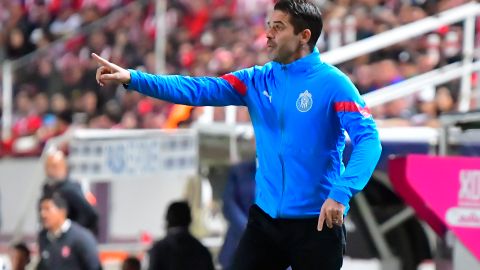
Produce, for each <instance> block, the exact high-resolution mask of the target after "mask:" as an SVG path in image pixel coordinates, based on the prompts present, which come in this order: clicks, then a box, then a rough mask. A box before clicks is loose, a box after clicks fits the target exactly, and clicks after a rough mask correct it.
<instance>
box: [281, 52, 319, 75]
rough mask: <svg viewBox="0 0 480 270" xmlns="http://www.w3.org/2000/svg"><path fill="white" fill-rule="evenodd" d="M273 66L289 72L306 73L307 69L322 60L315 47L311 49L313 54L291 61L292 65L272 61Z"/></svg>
mask: <svg viewBox="0 0 480 270" xmlns="http://www.w3.org/2000/svg"><path fill="white" fill-rule="evenodd" d="M272 63H273V65H274V66H275V67H277V68H282V67H284V68H286V69H287V70H289V71H294V72H304V71H307V70H308V69H310V68H312V67H313V66H315V65H317V64H321V63H322V60H320V52H319V51H318V48H317V47H315V48H314V49H313V52H311V53H310V54H309V55H307V56H304V57H302V58H300V59H297V60H295V61H293V62H292V63H289V64H282V63H279V62H275V61H272Z"/></svg>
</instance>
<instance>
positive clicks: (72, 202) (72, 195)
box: [43, 150, 98, 235]
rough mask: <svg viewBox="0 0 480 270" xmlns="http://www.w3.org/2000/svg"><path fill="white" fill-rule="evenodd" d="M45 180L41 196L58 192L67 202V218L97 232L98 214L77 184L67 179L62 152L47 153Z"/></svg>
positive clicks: (66, 167) (65, 160)
mask: <svg viewBox="0 0 480 270" xmlns="http://www.w3.org/2000/svg"><path fill="white" fill-rule="evenodd" d="M45 173H46V176H47V179H46V181H45V185H44V186H43V195H47V194H52V193H54V192H58V193H59V194H61V196H62V197H63V198H64V200H66V201H67V205H68V211H67V213H68V218H69V219H71V220H72V221H75V222H76V223H78V224H79V225H81V226H83V227H85V228H87V229H88V230H90V231H91V232H92V233H93V234H94V235H96V234H97V232H98V214H97V211H96V210H95V208H93V206H92V205H90V203H89V202H88V201H87V199H86V197H85V195H84V193H83V190H82V187H81V186H80V184H79V183H77V182H73V181H72V180H70V179H69V178H68V164H67V159H66V157H65V155H64V154H63V152H62V151H58V150H55V151H53V152H52V153H49V154H48V155H47V157H46V160H45Z"/></svg>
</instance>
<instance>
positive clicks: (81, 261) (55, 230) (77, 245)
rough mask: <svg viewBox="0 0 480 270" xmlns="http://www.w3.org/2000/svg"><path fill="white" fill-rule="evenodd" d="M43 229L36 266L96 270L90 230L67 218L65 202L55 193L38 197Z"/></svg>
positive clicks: (97, 262) (97, 263)
mask: <svg viewBox="0 0 480 270" xmlns="http://www.w3.org/2000/svg"><path fill="white" fill-rule="evenodd" d="M40 217H41V220H42V224H43V230H42V231H41V232H40V234H39V236H38V246H39V255H40V262H39V263H38V266H37V270H53V269H55V270H99V269H101V266H100V260H99V258H98V250H97V243H96V241H95V237H94V236H93V234H92V233H91V232H90V231H88V230H87V229H85V228H83V227H82V226H80V225H78V224H77V223H76V222H74V221H71V220H70V219H67V202H66V201H65V200H64V199H63V198H62V197H61V195H60V194H59V193H53V194H51V195H45V196H44V197H42V198H41V199H40Z"/></svg>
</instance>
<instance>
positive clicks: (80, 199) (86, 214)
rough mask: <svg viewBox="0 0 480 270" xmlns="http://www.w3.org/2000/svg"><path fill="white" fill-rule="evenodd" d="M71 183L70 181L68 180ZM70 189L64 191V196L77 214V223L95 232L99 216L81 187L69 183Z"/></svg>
mask: <svg viewBox="0 0 480 270" xmlns="http://www.w3.org/2000/svg"><path fill="white" fill-rule="evenodd" d="M68 181H70V180H68ZM69 184H70V185H69V186H68V188H65V189H64V190H63V195H64V196H65V198H66V199H67V202H68V203H69V207H71V208H73V210H74V211H75V213H76V215H77V216H76V220H75V221H76V222H77V223H78V224H80V225H82V226H83V227H85V228H88V229H91V230H95V229H96V228H94V227H96V225H97V220H98V215H97V212H96V211H95V209H94V208H93V206H92V205H90V203H89V202H88V201H87V199H86V198H85V195H84V194H83V191H82V189H81V187H80V185H77V183H73V182H71V183H69Z"/></svg>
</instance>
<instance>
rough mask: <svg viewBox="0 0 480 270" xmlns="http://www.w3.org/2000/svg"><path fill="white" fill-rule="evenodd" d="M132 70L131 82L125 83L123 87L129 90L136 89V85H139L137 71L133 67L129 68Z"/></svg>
mask: <svg viewBox="0 0 480 270" xmlns="http://www.w3.org/2000/svg"><path fill="white" fill-rule="evenodd" d="M128 71H129V72H130V83H128V84H127V83H124V84H123V87H124V88H125V89H127V90H134V89H136V88H135V86H136V85H137V81H138V80H137V77H138V76H137V71H136V70H133V69H128Z"/></svg>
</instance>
